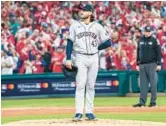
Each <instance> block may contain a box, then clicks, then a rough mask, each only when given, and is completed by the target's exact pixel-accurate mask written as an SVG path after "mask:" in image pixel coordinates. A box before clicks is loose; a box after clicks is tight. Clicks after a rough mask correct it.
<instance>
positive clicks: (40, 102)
mask: <svg viewBox="0 0 166 126" xmlns="http://www.w3.org/2000/svg"><path fill="white" fill-rule="evenodd" d="M138 99H139V98H138V97H96V98H95V106H131V105H133V104H135V103H137V102H138ZM148 103H149V99H148ZM74 104H75V103H74V98H41V99H17V100H11V99H10V100H2V102H1V106H2V108H13V107H47V106H69V107H71V106H72V107H74ZM157 104H158V105H159V106H166V97H164V96H163V97H161V96H160V97H158V99H157ZM72 116H73V115H72V114H60V115H35V116H33V115H32V116H14V117H2V120H1V121H2V123H3V124H4V123H9V122H13V121H20V120H37V119H63V118H71V117H72ZM97 117H98V118H101V119H122V120H142V121H158V122H166V112H153V113H150V112H146V113H126V114H125V113H124V114H123V113H121V114H118V113H104V114H97Z"/></svg>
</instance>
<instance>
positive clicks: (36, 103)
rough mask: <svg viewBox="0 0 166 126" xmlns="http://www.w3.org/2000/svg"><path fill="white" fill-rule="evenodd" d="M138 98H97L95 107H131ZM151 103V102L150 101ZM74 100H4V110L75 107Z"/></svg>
mask: <svg viewBox="0 0 166 126" xmlns="http://www.w3.org/2000/svg"><path fill="white" fill-rule="evenodd" d="M138 99H139V98H138V97H96V98H95V106H131V105H133V104H135V103H137V102H138ZM148 102H149V100H148ZM74 104H75V102H74V98H42V99H17V100H2V105H1V106H2V108H13V107H45V106H74ZM157 104H158V105H159V106H166V97H164V96H163V97H158V99H157Z"/></svg>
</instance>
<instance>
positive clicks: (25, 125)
mask: <svg viewBox="0 0 166 126" xmlns="http://www.w3.org/2000/svg"><path fill="white" fill-rule="evenodd" d="M2 126H166V123H157V122H147V121H130V120H108V119H107V120H106V119H104V120H102V119H100V120H98V121H86V120H82V121H80V122H72V120H71V119H68V120H27V121H19V122H12V123H8V124H4V125H2Z"/></svg>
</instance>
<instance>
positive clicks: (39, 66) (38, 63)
mask: <svg viewBox="0 0 166 126" xmlns="http://www.w3.org/2000/svg"><path fill="white" fill-rule="evenodd" d="M43 72H44V67H43V65H42V62H41V61H37V60H36V61H35V62H34V65H33V73H43Z"/></svg>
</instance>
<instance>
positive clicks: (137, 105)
mask: <svg viewBox="0 0 166 126" xmlns="http://www.w3.org/2000/svg"><path fill="white" fill-rule="evenodd" d="M133 107H135V108H136V107H145V105H143V104H140V103H138V104H135V105H133Z"/></svg>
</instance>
